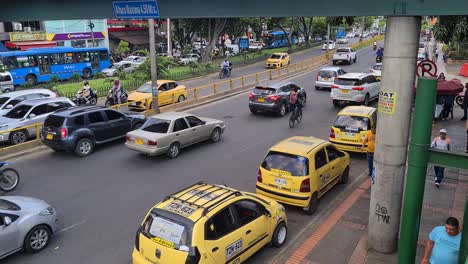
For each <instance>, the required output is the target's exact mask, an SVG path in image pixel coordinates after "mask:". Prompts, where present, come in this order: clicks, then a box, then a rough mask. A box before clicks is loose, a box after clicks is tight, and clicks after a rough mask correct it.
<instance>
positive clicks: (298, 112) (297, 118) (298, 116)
mask: <svg viewBox="0 0 468 264" xmlns="http://www.w3.org/2000/svg"><path fill="white" fill-rule="evenodd" d="M301 120H302V109H301V108H300V107H299V106H295V107H294V109H293V111H292V112H291V116H290V117H289V127H290V128H293V127H294V122H297V123H298V124H299V123H300V122H301Z"/></svg>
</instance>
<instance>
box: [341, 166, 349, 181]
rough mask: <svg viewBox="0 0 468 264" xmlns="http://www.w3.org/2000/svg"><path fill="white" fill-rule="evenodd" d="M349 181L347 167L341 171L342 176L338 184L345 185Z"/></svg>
mask: <svg viewBox="0 0 468 264" xmlns="http://www.w3.org/2000/svg"><path fill="white" fill-rule="evenodd" d="M348 181H349V167H346V169H345V170H344V171H343V174H342V175H341V179H340V184H346V183H348Z"/></svg>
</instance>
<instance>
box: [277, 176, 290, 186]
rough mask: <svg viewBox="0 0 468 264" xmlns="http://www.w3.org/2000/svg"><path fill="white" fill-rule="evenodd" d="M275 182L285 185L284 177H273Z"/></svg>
mask: <svg viewBox="0 0 468 264" xmlns="http://www.w3.org/2000/svg"><path fill="white" fill-rule="evenodd" d="M275 183H276V184H278V185H282V186H286V185H287V181H286V180H285V179H281V178H275Z"/></svg>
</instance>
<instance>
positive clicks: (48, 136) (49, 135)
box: [46, 134, 54, 140]
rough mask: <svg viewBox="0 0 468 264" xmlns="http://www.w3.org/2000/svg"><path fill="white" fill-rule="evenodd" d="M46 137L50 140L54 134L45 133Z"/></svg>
mask: <svg viewBox="0 0 468 264" xmlns="http://www.w3.org/2000/svg"><path fill="white" fill-rule="evenodd" d="M46 138H47V139H49V140H52V139H53V138H54V135H52V134H47V136H46Z"/></svg>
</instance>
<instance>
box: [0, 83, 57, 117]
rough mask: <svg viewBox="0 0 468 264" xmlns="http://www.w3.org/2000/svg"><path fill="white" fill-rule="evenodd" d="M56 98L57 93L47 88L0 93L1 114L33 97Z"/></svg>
mask: <svg viewBox="0 0 468 264" xmlns="http://www.w3.org/2000/svg"><path fill="white" fill-rule="evenodd" d="M48 97H50V98H54V97H57V94H56V93H54V92H52V91H51V90H47V89H28V90H23V91H17V92H11V93H4V94H2V95H0V116H2V115H4V114H6V113H7V112H8V111H10V109H12V108H13V107H14V106H15V105H17V104H19V103H21V102H23V101H25V100H31V99H40V98H48Z"/></svg>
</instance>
